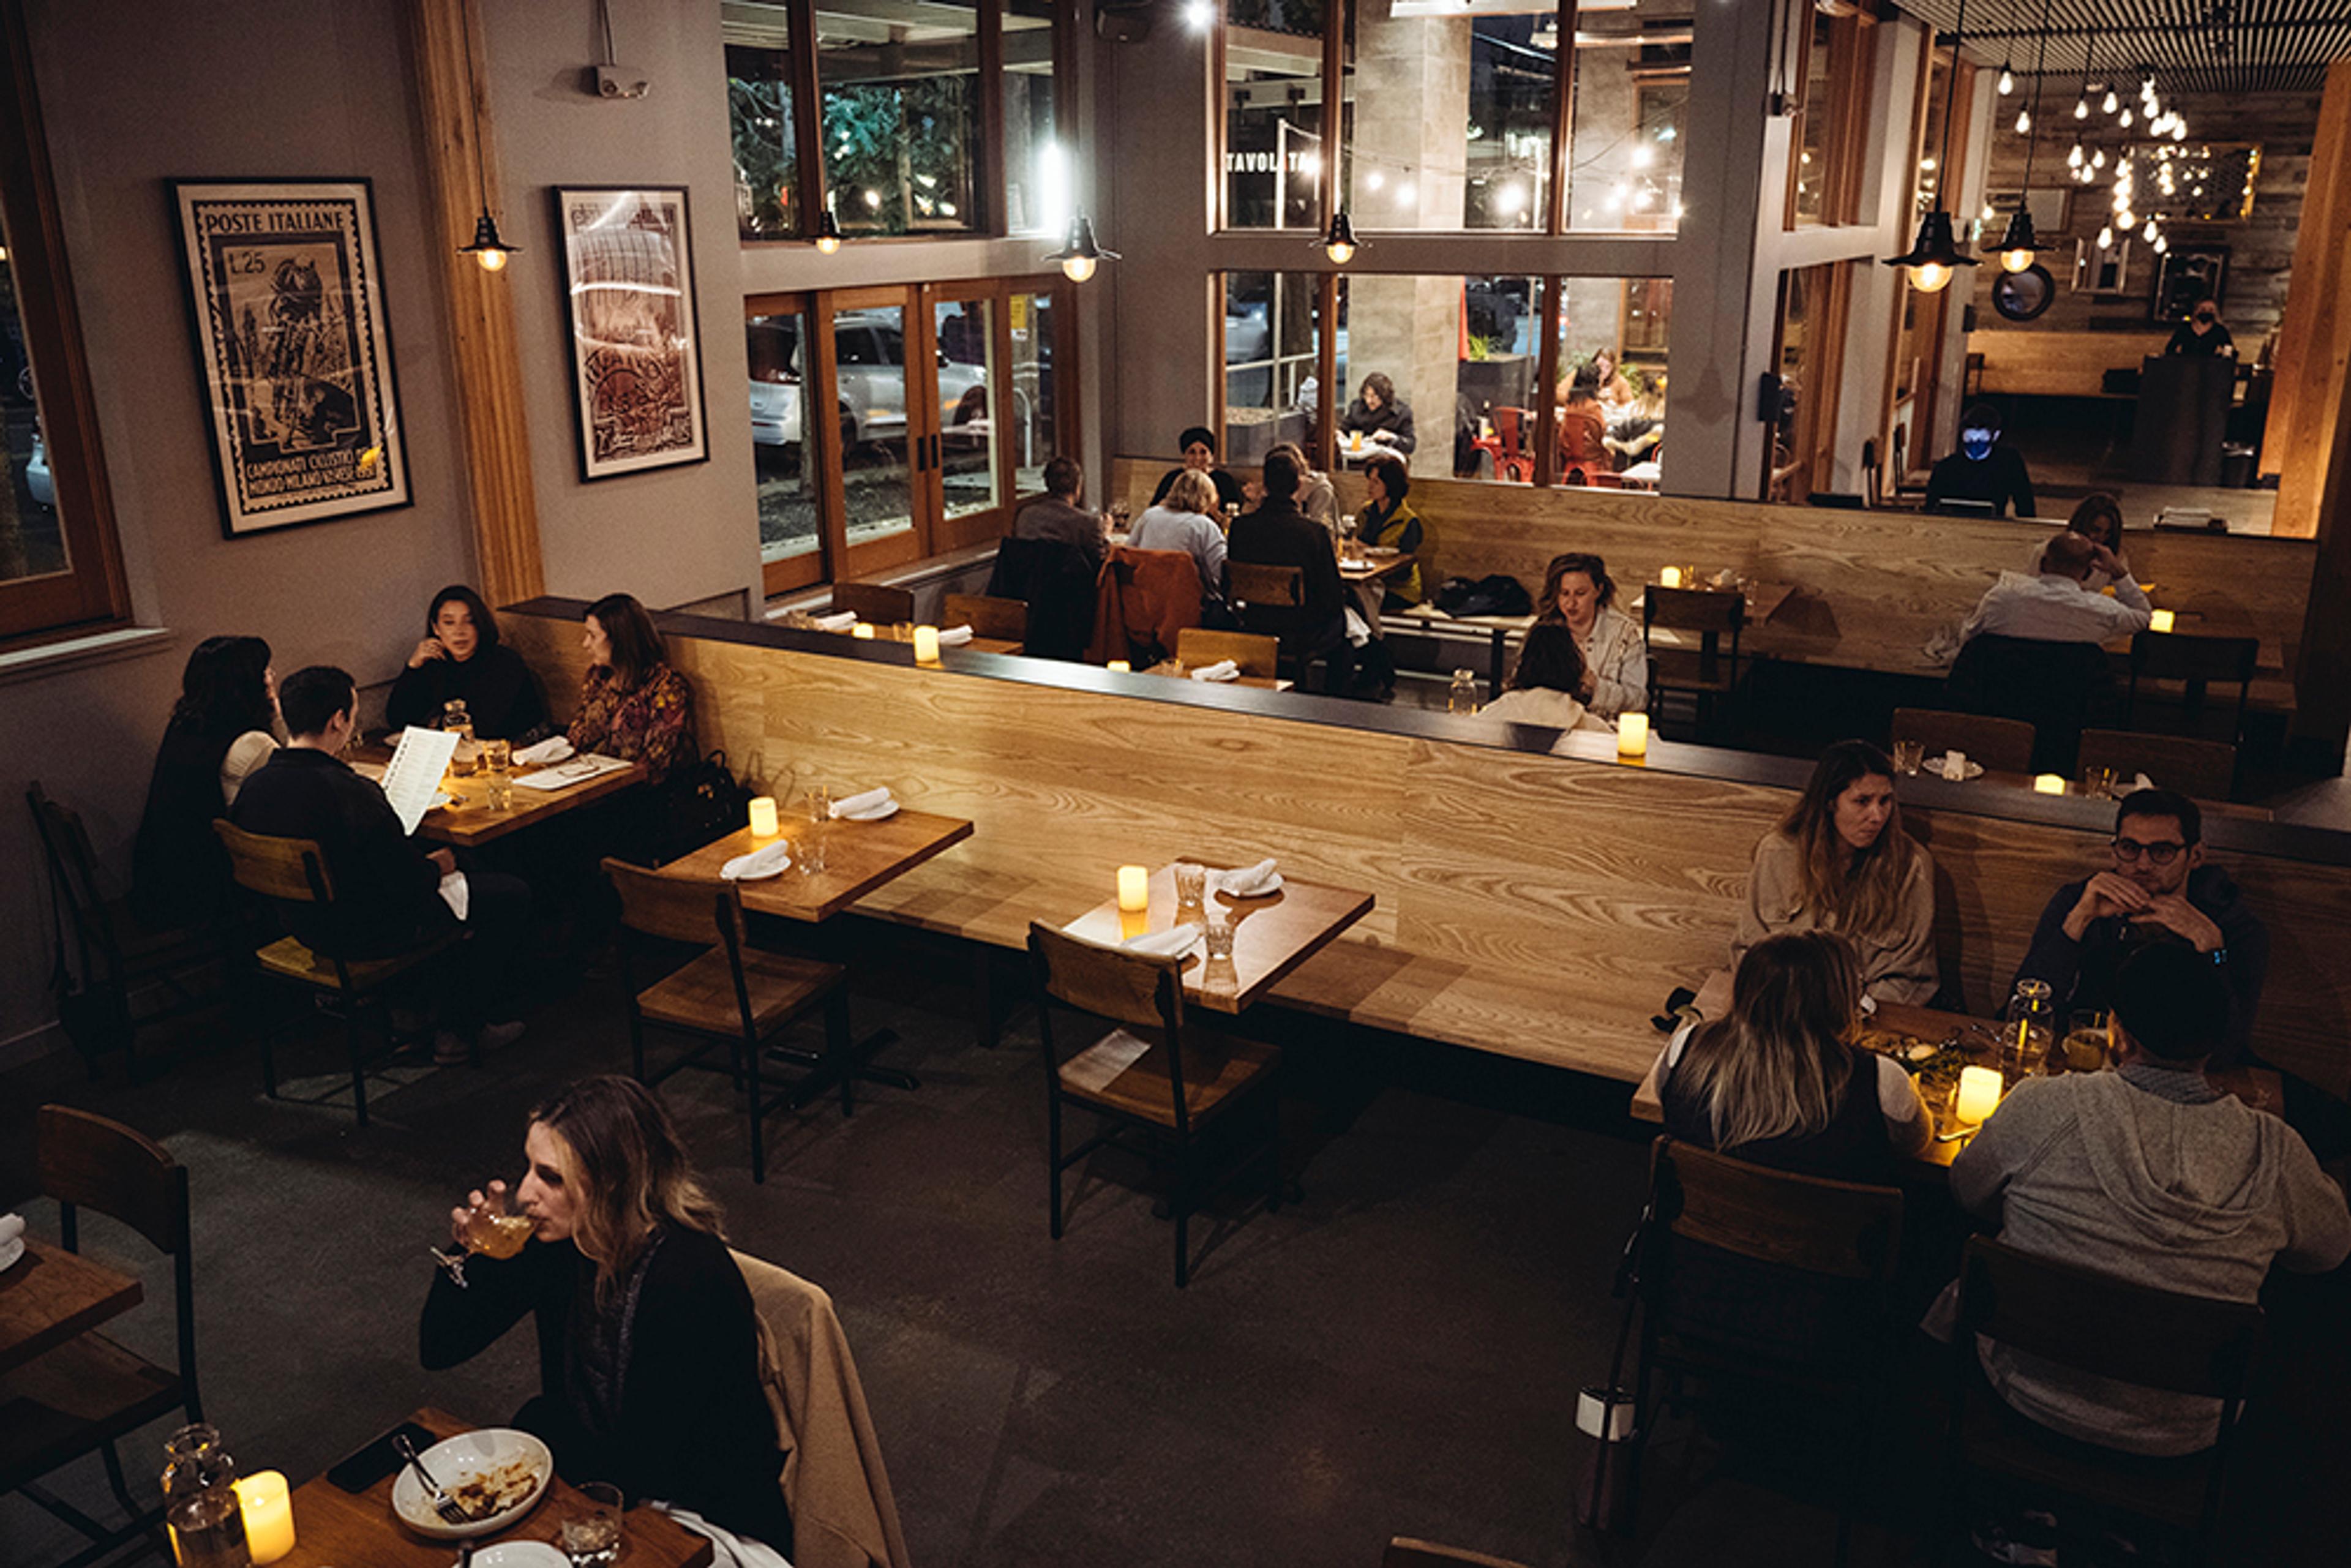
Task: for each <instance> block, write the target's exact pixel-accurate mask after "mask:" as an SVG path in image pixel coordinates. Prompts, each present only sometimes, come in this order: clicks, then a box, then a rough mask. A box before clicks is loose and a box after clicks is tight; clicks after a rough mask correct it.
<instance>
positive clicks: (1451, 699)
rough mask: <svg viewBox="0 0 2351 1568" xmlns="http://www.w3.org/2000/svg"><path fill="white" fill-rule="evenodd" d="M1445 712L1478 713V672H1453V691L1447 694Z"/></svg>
mask: <svg viewBox="0 0 2351 1568" xmlns="http://www.w3.org/2000/svg"><path fill="white" fill-rule="evenodd" d="M1445 711H1446V712H1447V713H1476V712H1477V711H1478V672H1477V671H1475V670H1466V669H1465V670H1456V671H1454V672H1453V685H1452V689H1451V690H1449V691H1447V693H1446V694H1445Z"/></svg>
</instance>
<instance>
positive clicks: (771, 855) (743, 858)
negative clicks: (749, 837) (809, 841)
mask: <svg viewBox="0 0 2351 1568" xmlns="http://www.w3.org/2000/svg"><path fill="white" fill-rule="evenodd" d="M791 863H792V846H791V843H790V841H788V840H785V839H778V840H777V841H775V842H774V843H772V844H768V846H766V847H765V848H763V849H756V850H753V851H752V852H750V853H749V854H747V855H737V856H736V857H735V858H734V859H733V860H731V861H728V862H726V864H725V865H723V866H720V867H719V868H718V874H719V875H720V876H723V877H725V878H726V880H727V881H728V882H757V881H758V880H759V879H760V878H761V877H764V876H774V875H775V874H776V873H778V872H780V871H782V870H783V869H784V868H785V867H786V866H788V865H789V864H791Z"/></svg>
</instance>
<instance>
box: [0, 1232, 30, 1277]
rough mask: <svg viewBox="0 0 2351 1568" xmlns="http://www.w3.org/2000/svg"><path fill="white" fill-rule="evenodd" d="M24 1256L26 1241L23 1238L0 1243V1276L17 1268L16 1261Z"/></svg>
mask: <svg viewBox="0 0 2351 1568" xmlns="http://www.w3.org/2000/svg"><path fill="white" fill-rule="evenodd" d="M24 1255H25V1239H24V1238H23V1237H21V1236H19V1237H17V1238H16V1239H15V1240H13V1241H0V1274H5V1273H6V1272H7V1271H8V1270H11V1269H13V1268H15V1267H16V1260H17V1259H19V1258H22V1257H23V1256H24Z"/></svg>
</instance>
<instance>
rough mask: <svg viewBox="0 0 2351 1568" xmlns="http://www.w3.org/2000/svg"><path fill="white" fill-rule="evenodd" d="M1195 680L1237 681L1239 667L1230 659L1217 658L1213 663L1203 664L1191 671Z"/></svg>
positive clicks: (1239, 676) (1239, 675)
mask: <svg viewBox="0 0 2351 1568" xmlns="http://www.w3.org/2000/svg"><path fill="white" fill-rule="evenodd" d="M1192 678H1193V679H1194V680H1196V681H1238V680H1239V679H1240V678H1241V667H1240V666H1239V665H1238V664H1235V663H1234V662H1233V661H1232V660H1230V659H1218V660H1217V662H1216V663H1215V664H1203V665H1201V666H1200V667H1199V668H1198V669H1196V670H1195V671H1193V672H1192Z"/></svg>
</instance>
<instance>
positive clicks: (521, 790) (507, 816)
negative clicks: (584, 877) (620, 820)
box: [351, 745, 648, 849]
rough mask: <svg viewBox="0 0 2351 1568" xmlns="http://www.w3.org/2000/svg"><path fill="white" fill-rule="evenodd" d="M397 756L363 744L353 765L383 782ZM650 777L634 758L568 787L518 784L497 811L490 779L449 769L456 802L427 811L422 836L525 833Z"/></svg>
mask: <svg viewBox="0 0 2351 1568" xmlns="http://www.w3.org/2000/svg"><path fill="white" fill-rule="evenodd" d="M391 760H392V748H391V747H388V746H378V745H371V746H367V747H361V748H360V751H359V752H358V753H357V754H356V755H355V756H354V757H353V758H352V761H351V766H352V768H354V769H356V770H357V771H358V772H360V774H362V775H364V776H365V777H367V778H370V779H375V780H376V781H377V782H378V783H381V782H382V780H383V768H384V764H386V763H387V762H389V761H391ZM532 771H535V769H532V768H519V769H517V772H520V773H529V772H532ZM647 777H648V775H647V774H646V772H645V769H644V765H643V763H638V762H632V763H630V764H629V765H628V766H627V767H625V768H618V769H616V770H614V771H612V772H611V773H600V774H598V775H597V776H596V777H595V778H593V779H586V780H584V781H582V782H580V783H578V784H574V785H571V786H570V787H569V788H568V789H528V788H526V787H525V786H523V785H520V784H517V785H516V786H515V787H514V804H513V805H511V806H508V807H507V808H506V809H505V810H492V809H491V808H490V805H489V780H488V779H485V778H483V777H482V776H481V775H479V774H472V775H468V776H465V777H463V778H461V777H459V776H457V775H455V774H444V775H443V776H442V779H441V792H442V793H443V794H444V795H451V796H455V802H454V803H453V804H451V805H447V806H435V807H434V808H433V809H432V810H429V811H427V812H425V813H424V820H423V821H420V822H418V823H417V824H416V836H417V837H418V838H420V839H430V840H432V841H434V843H441V844H449V845H452V846H454V847H455V848H457V849H467V848H471V847H472V846H474V845H475V844H486V843H488V842H489V841H491V840H493V839H502V838H505V837H506V836H507V834H508V833H517V832H520V831H522V830H523V829H525V828H528V827H531V826H533V825H535V824H537V823H539V822H544V821H548V820H549V818H552V817H559V816H561V815H562V814H563V813H564V812H566V811H575V810H579V809H580V807H582V806H585V805H588V804H590V803H591V802H593V801H597V800H604V799H606V798H607V797H609V796H612V795H617V794H619V793H620V792H621V791H622V790H623V789H629V788H631V787H632V786H634V785H638V784H642V783H643V782H644V781H645V779H646V778H647Z"/></svg>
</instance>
